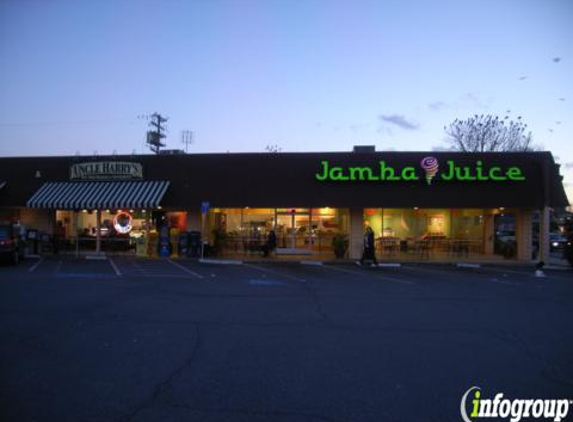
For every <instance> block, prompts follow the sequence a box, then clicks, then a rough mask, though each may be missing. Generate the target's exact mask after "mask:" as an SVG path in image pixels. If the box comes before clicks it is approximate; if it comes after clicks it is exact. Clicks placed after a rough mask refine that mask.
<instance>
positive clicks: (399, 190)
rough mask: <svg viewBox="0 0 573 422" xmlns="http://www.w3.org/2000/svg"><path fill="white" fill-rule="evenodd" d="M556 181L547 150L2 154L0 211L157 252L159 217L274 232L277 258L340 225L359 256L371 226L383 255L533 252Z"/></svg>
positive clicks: (544, 241) (190, 227)
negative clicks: (515, 151) (470, 152)
mask: <svg viewBox="0 0 573 422" xmlns="http://www.w3.org/2000/svg"><path fill="white" fill-rule="evenodd" d="M561 179H562V178H561V176H560V175H559V168H558V166H557V165H556V164H555V162H554V160H553V157H552V155H551V153H549V152H526V153H483V154H481V153H480V154H478V153H475V154H467V153H454V152H384V153H382V152H376V151H374V150H373V149H369V148H355V151H354V152H348V153H344V152H325V153H278V154H270V153H252V154H251V153H241V154H229V153H228V154H177V155H133V156H98V157H77V156H76V157H16V158H0V221H3V222H6V221H9V222H12V223H19V224H21V225H23V226H24V227H26V228H27V229H28V230H34V229H35V230H38V231H39V234H40V237H41V238H44V239H47V238H57V239H59V240H58V241H59V242H61V248H63V249H70V248H72V249H76V250H81V251H92V252H93V251H98V252H99V251H102V252H106V253H112V252H114V251H116V252H118V253H119V252H121V253H136V252H135V250H137V251H138V252H137V253H138V254H142V255H145V254H153V253H155V251H156V250H157V248H156V245H157V237H158V236H160V234H158V233H161V227H167V228H168V230H169V233H170V234H171V237H172V239H176V238H175V237H174V236H178V235H179V234H181V233H185V232H190V231H199V232H202V233H203V238H204V239H205V238H208V239H209V241H210V243H211V244H215V245H216V246H217V250H218V252H219V254H220V255H221V256H248V255H255V254H258V253H259V251H260V245H261V244H262V243H264V239H266V237H267V235H268V233H269V232H270V231H271V230H274V231H275V233H276V234H277V237H278V249H277V252H278V256H279V257H280V256H283V255H284V256H288V255H293V254H302V255H311V256H321V257H323V256H330V257H332V258H333V257H334V255H333V253H332V252H333V239H337V240H340V239H344V236H347V239H348V251H347V255H346V256H347V257H350V258H353V259H355V258H358V257H359V256H360V255H361V253H362V243H363V232H364V228H365V226H370V227H372V229H373V230H374V233H375V237H376V244H377V255H378V257H379V259H391V260H400V259H429V260H433V259H467V258H469V257H472V258H478V259H479V258H480V257H483V258H490V257H495V256H496V254H498V255H499V254H502V253H503V254H505V255H506V258H507V257H511V258H514V259H518V260H531V259H532V256H535V251H534V249H537V248H538V249H539V255H538V256H539V257H540V258H543V257H546V255H547V254H548V251H549V245H548V239H549V215H550V209H551V208H557V207H565V206H568V205H569V203H568V200H567V197H566V195H565V192H564V189H563V186H562V182H561ZM537 233H539V235H537ZM341 235H342V236H341ZM537 236H539V238H538V239H539V240H537ZM44 243H46V242H44ZM172 243H177V242H176V241H173V242H172ZM138 244H139V245H145V246H144V247H142V248H139V249H138V248H137V247H136V246H137V245H138ZM500 245H502V246H504V249H503V250H502V249H500ZM508 245H510V247H509V249H508ZM537 245H539V246H537ZM48 249H49V248H48V246H47V245H45V251H47V250H48ZM177 252H178V251H177V246H176V245H173V250H172V253H177Z"/></svg>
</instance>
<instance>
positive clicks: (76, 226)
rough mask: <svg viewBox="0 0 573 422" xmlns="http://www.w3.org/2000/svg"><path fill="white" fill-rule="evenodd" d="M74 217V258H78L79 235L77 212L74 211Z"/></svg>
mask: <svg viewBox="0 0 573 422" xmlns="http://www.w3.org/2000/svg"><path fill="white" fill-rule="evenodd" d="M74 216H75V224H74V226H75V227H74V229H75V230H76V258H79V256H80V239H79V233H78V212H77V211H74Z"/></svg>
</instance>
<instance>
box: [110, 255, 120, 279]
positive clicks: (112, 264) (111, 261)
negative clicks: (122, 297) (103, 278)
mask: <svg viewBox="0 0 573 422" xmlns="http://www.w3.org/2000/svg"><path fill="white" fill-rule="evenodd" d="M109 263H110V265H111V266H112V268H113V270H114V271H115V275H117V276H118V277H121V271H119V268H117V265H115V262H113V259H111V256H110V257H109Z"/></svg>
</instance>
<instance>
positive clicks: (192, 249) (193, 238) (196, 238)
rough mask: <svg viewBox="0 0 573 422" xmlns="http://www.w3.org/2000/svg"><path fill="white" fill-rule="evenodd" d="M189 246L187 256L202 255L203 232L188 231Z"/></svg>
mask: <svg viewBox="0 0 573 422" xmlns="http://www.w3.org/2000/svg"><path fill="white" fill-rule="evenodd" d="M187 234H188V242H189V246H188V249H187V256H188V257H190V258H199V257H200V256H201V232H200V231H191V232H187Z"/></svg>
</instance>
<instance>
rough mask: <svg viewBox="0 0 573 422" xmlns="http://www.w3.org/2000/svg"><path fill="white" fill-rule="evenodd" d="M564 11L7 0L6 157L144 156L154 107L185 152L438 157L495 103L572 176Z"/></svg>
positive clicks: (3, 32)
mask: <svg viewBox="0 0 573 422" xmlns="http://www.w3.org/2000/svg"><path fill="white" fill-rule="evenodd" d="M571 22H573V2H572V1H568V0H563V1H544V0H531V1H526V0H520V1H461V0H458V1H451V2H449V1H396V2H391V1H382V0H380V1H373V2H367V1H344V2H342V1H292V0H291V1H283V2H281V1H270V0H269V1H260V2H257V1H120V0H116V1H107V2H106V1H48V0H46V1H26V0H24V1H23V0H18V1H11V0H0V128H1V130H2V138H1V139H2V140H1V142H0V155H3V156H14V155H74V154H76V153H77V152H79V153H81V154H82V155H92V154H94V153H95V152H96V151H97V154H99V155H102V154H110V153H112V152H113V151H114V150H115V151H117V153H131V152H132V151H133V150H136V151H137V153H142V152H146V153H147V150H146V149H145V148H144V142H143V141H144V134H145V131H146V130H147V122H146V120H144V119H141V118H138V116H140V115H149V114H151V113H153V112H155V111H157V112H160V113H162V114H164V115H166V116H168V117H169V122H168V125H167V126H168V129H169V133H168V138H167V144H168V148H182V149H184V145H183V144H182V143H181V141H180V136H181V135H180V133H181V131H182V130H192V131H193V132H194V134H195V140H194V143H193V144H192V145H190V146H189V152H226V151H230V152H242V151H255V152H258V151H260V152H262V151H264V149H265V146H267V145H275V144H276V145H278V146H279V147H281V148H282V150H283V151H285V152H296V151H348V150H351V149H352V146H353V145H356V144H374V145H376V147H377V148H378V149H379V150H384V149H394V150H431V149H433V148H436V147H438V148H439V147H444V146H445V143H444V129H443V128H444V125H447V124H449V123H450V122H452V121H453V120H454V119H455V118H461V119H463V118H467V117H468V116H471V115H473V114H476V113H477V114H482V113H484V114H488V113H492V114H495V115H499V116H500V117H504V116H506V115H509V116H510V118H513V119H516V118H517V117H518V116H522V120H523V121H524V122H526V123H527V124H528V125H529V128H530V129H531V131H532V133H533V137H534V140H535V143H536V144H540V145H542V146H543V148H544V149H546V150H550V151H552V152H553V154H554V155H555V156H556V158H557V160H558V161H559V162H560V163H562V165H563V166H562V173H563V174H564V175H565V176H566V182H567V183H568V184H571V183H573V142H572V139H571V138H572V137H571V135H572V134H573V25H572V24H571ZM508 110H509V111H508ZM572 196H573V195H571V191H569V197H570V198H571V197H572Z"/></svg>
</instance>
